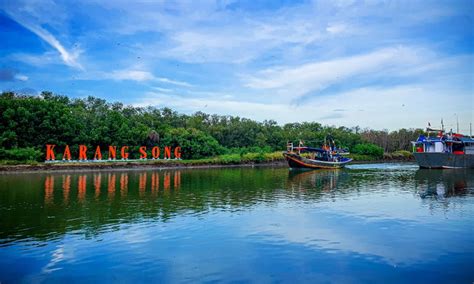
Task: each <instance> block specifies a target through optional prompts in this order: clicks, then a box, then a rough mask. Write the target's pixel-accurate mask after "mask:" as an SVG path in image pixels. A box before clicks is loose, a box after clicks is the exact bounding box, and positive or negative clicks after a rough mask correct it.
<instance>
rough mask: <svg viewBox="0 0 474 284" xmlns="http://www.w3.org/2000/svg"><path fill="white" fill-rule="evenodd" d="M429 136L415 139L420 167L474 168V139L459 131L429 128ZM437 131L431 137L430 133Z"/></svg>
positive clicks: (415, 152)
mask: <svg viewBox="0 0 474 284" xmlns="http://www.w3.org/2000/svg"><path fill="white" fill-rule="evenodd" d="M427 132H428V137H425V136H424V135H420V137H418V139H417V140H416V141H413V142H412V144H413V155H414V156H415V159H416V162H417V163H418V165H419V166H420V168H428V169H453V168H474V139H472V137H469V136H464V135H462V134H458V133H452V132H451V133H445V132H444V130H435V129H430V128H427ZM432 133H437V134H436V135H435V136H433V137H431V136H430V134H432Z"/></svg>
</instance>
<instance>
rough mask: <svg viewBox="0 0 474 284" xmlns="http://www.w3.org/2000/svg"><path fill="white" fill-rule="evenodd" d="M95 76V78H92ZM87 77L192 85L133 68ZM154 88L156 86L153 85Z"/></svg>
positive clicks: (182, 85)
mask: <svg viewBox="0 0 474 284" xmlns="http://www.w3.org/2000/svg"><path fill="white" fill-rule="evenodd" d="M94 77H95V78H94ZM94 77H89V78H88V79H96V80H97V79H100V78H105V79H111V80H116V81H122V80H130V81H137V82H147V81H155V82H161V83H165V84H168V85H176V86H180V87H192V86H193V85H192V84H189V83H187V82H184V81H178V80H172V79H169V78H165V77H156V76H155V75H153V74H152V73H151V72H149V71H143V70H135V69H124V70H115V71H112V72H110V73H106V72H104V73H102V75H99V76H94ZM155 88H156V87H155Z"/></svg>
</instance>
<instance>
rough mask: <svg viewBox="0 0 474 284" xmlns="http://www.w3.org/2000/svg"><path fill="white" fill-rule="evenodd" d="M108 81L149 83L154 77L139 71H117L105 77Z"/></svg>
mask: <svg viewBox="0 0 474 284" xmlns="http://www.w3.org/2000/svg"><path fill="white" fill-rule="evenodd" d="M107 77H108V78H109V79H113V80H119V81H121V80H131V81H138V82H143V81H150V80H154V79H155V76H153V74H151V73H150V72H147V71H140V70H117V71H113V72H112V73H110V74H109V75H108V76H107Z"/></svg>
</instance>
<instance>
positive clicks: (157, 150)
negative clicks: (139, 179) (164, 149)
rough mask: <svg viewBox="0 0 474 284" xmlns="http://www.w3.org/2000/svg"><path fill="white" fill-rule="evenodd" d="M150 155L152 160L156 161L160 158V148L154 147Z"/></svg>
mask: <svg viewBox="0 0 474 284" xmlns="http://www.w3.org/2000/svg"><path fill="white" fill-rule="evenodd" d="M151 155H152V156H153V159H158V158H160V147H158V146H155V147H153V148H152V149H151Z"/></svg>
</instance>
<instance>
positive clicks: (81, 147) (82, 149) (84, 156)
mask: <svg viewBox="0 0 474 284" xmlns="http://www.w3.org/2000/svg"><path fill="white" fill-rule="evenodd" d="M86 152H87V147H86V145H79V160H87V153H86Z"/></svg>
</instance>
